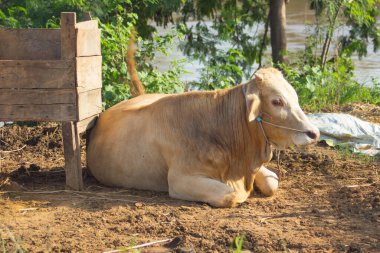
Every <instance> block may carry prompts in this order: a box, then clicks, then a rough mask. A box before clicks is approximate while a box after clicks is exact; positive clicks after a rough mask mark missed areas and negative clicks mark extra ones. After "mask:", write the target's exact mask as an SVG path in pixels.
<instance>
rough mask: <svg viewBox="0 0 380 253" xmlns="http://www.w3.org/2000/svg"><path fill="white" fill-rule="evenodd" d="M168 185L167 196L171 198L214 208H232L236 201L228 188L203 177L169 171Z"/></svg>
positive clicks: (235, 197) (235, 195)
mask: <svg viewBox="0 0 380 253" xmlns="http://www.w3.org/2000/svg"><path fill="white" fill-rule="evenodd" d="M168 183H169V195H170V196H171V197H173V198H178V199H184V200H190V201H201V202H206V203H209V204H210V205H212V206H215V207H234V206H236V203H237V201H238V198H237V194H236V193H235V191H234V190H233V189H232V188H231V187H230V186H228V185H226V184H224V183H222V182H220V181H218V180H215V179H211V178H207V177H204V176H194V175H191V176H189V175H186V174H184V173H182V172H176V171H174V170H169V175H168Z"/></svg>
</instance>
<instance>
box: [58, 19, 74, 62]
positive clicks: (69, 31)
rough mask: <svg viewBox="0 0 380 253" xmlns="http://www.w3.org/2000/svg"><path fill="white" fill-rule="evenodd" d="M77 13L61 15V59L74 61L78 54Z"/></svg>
mask: <svg viewBox="0 0 380 253" xmlns="http://www.w3.org/2000/svg"><path fill="white" fill-rule="evenodd" d="M75 24H76V13H75V12H62V13H61V58H62V59H74V57H75V53H76V34H75Z"/></svg>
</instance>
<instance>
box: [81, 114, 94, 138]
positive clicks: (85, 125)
mask: <svg viewBox="0 0 380 253" xmlns="http://www.w3.org/2000/svg"><path fill="white" fill-rule="evenodd" d="M97 119H98V114H97V115H94V116H91V117H89V118H87V119H83V120H81V121H79V122H78V132H79V133H83V132H84V131H87V130H89V129H91V128H92V127H94V126H95V123H96V121H97Z"/></svg>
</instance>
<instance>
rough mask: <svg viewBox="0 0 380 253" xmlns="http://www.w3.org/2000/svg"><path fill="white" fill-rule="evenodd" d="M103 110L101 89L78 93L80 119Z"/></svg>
mask: <svg viewBox="0 0 380 253" xmlns="http://www.w3.org/2000/svg"><path fill="white" fill-rule="evenodd" d="M101 111H102V91H101V89H96V90H90V91H86V92H82V93H79V94H78V119H79V121H81V120H83V119H86V118H88V117H91V116H94V115H97V114H99V113H100V112H101Z"/></svg>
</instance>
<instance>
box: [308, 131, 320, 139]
mask: <svg viewBox="0 0 380 253" xmlns="http://www.w3.org/2000/svg"><path fill="white" fill-rule="evenodd" d="M306 135H307V136H308V137H309V138H310V139H312V140H317V139H318V137H319V132H314V131H307V132H306Z"/></svg>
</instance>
